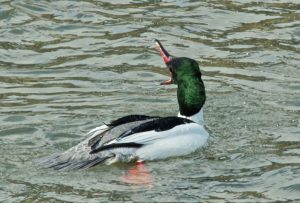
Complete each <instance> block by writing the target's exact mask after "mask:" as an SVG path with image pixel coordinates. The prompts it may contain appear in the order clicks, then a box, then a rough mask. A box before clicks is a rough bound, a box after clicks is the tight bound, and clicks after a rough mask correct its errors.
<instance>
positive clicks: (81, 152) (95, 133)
mask: <svg viewBox="0 0 300 203" xmlns="http://www.w3.org/2000/svg"><path fill="white" fill-rule="evenodd" d="M155 42H156V47H157V49H158V50H159V52H160V54H161V55H162V58H163V60H164V62H165V64H166V65H167V67H168V69H169V71H170V73H171V79H169V80H167V81H164V82H162V83H161V84H162V85H168V84H177V86H178V88H177V100H178V103H179V113H178V116H177V117H176V116H171V117H154V116H145V115H129V116H125V117H122V118H119V119H116V120H114V121H112V122H110V123H109V124H105V125H102V126H100V127H97V128H94V129H92V130H91V131H90V132H88V133H87V137H88V138H87V139H86V140H84V141H82V142H81V143H79V144H78V145H76V146H74V147H72V148H70V149H68V150H67V151H65V152H63V153H61V154H56V155H51V156H48V157H43V158H41V159H39V160H37V163H38V164H39V165H40V166H42V167H48V168H53V169H56V170H62V171H68V170H74V169H83V168H90V167H92V166H95V165H97V164H100V163H104V164H112V163H116V162H125V163H128V162H134V161H136V162H141V161H149V160H159V159H165V158H168V157H174V156H183V155H187V154H190V153H192V152H194V151H196V150H197V149H198V148H200V147H202V146H203V145H205V144H206V142H207V139H208V137H209V134H208V133H207V131H206V130H205V128H204V122H203V105H204V103H205V99H206V95H205V87H204V83H203V81H202V79H201V72H200V69H199V66H198V63H197V62H196V61H195V60H193V59H190V58H186V57H175V56H172V55H170V54H169V53H168V52H167V51H166V50H165V48H164V47H163V46H162V44H161V43H160V41H159V40H155Z"/></svg>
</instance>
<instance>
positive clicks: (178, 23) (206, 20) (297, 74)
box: [0, 0, 300, 202]
mask: <svg viewBox="0 0 300 203" xmlns="http://www.w3.org/2000/svg"><path fill="white" fill-rule="evenodd" d="M299 11H300V3H299V2H298V1H296V0H294V1H293V0H281V1H251V0H247V1H241V0H240V1H239V0H235V1H220V0H215V1H179V0H178V1H177V0H170V1H169V0H168V1H125V0H122V1H121V0H120V1H113V3H112V1H87V0H86V1H71V0H65V1H46V0H42V1H33V0H32V1H30V0H27V1H25V0H23V1H9V0H7V1H5V0H4V1H1V7H0V87H1V88H0V121H1V125H0V154H1V155H0V178H1V180H0V202H105V201H138V202H140V201H146V202H149V201H164V202H166V201H169V202H170V201H171V202H172V201H173V202H174V201H180V202H186V201H192V202H195V201H198V202H225V201H226V202H274V201H281V202H289V201H295V202H296V201H300V195H299V194H300V175H299V174H300V158H299V157H300V128H299V127H300V96H299V95H300V67H299V64H300V57H299V56H300V55H299V52H300V45H299V44H300V28H299V27H300V12H299ZM155 38H158V39H160V40H161V41H162V42H163V43H164V45H165V47H166V48H167V49H168V50H169V51H170V53H172V54H174V55H176V56H188V57H191V58H194V59H196V60H197V61H198V62H199V64H200V66H201V70H202V72H203V80H204V82H205V85H206V90H207V96H208V98H207V102H206V105H205V113H204V114H205V120H206V124H207V127H208V129H209V131H210V133H211V137H210V139H209V144H208V146H207V147H206V148H204V149H202V150H199V151H197V152H196V153H194V154H191V155H189V156H186V157H179V158H174V159H168V160H165V161H157V162H149V163H147V165H146V167H147V175H145V176H147V177H146V178H147V181H146V183H143V184H136V183H130V182H126V181H124V176H126V174H127V172H128V171H129V170H130V169H131V168H132V167H133V166H132V165H120V166H113V167H111V166H102V167H95V168H93V169H90V170H84V171H77V172H68V173H62V172H56V171H52V170H48V169H38V168H36V167H35V166H34V165H33V164H32V160H34V159H36V158H38V157H41V156H44V155H49V154H51V153H55V152H61V151H63V150H66V149H68V148H69V147H71V146H73V145H75V144H76V143H78V142H80V141H81V140H82V139H83V138H84V134H85V133H86V132H87V131H88V130H90V129H91V128H93V127H96V126H98V125H101V124H102V123H105V122H109V121H110V120H112V119H114V118H117V117H120V116H124V115H127V114H132V113H143V114H148V115H158V116H169V115H176V114H177V111H178V106H177V101H176V87H175V86H168V87H166V86H160V85H159V83H160V82H161V81H162V80H165V79H167V78H168V71H167V70H166V68H165V67H164V64H163V62H162V59H161V57H160V56H159V54H158V53H157V51H156V50H155V48H154V39H155Z"/></svg>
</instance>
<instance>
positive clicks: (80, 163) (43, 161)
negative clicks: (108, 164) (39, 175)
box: [34, 154, 110, 171]
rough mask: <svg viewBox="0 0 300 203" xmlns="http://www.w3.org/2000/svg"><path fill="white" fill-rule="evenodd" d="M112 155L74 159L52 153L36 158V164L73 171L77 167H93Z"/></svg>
mask: <svg viewBox="0 0 300 203" xmlns="http://www.w3.org/2000/svg"><path fill="white" fill-rule="evenodd" d="M108 158H110V157H98V156H94V157H93V158H90V159H87V160H78V159H72V158H70V157H64V156H63V155H57V154H54V155H51V156H47V157H43V158H40V159H38V160H35V161H34V162H35V164H36V165H38V166H40V167H42V168H52V169H55V170H58V171H71V170H77V169H86V168H91V167H93V166H95V165H97V164H101V163H103V162H105V160H106V159H108Z"/></svg>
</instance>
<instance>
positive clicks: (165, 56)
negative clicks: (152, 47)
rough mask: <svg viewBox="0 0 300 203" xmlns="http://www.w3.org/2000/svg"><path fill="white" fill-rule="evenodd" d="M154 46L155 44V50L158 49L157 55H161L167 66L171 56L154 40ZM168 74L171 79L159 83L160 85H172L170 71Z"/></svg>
mask: <svg viewBox="0 0 300 203" xmlns="http://www.w3.org/2000/svg"><path fill="white" fill-rule="evenodd" d="M155 44H156V48H157V49H158V51H159V53H160V54H161V56H162V58H163V60H164V62H165V64H166V65H167V64H168V63H169V62H170V61H171V60H172V56H171V55H170V54H169V53H168V52H167V51H166V50H165V48H164V47H163V46H162V44H161V43H160V41H159V40H157V39H156V40H155ZM170 74H171V79H169V80H166V81H163V82H161V83H160V84H161V85H170V84H173V81H172V73H171V71H170Z"/></svg>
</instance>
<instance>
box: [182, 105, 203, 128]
mask: <svg viewBox="0 0 300 203" xmlns="http://www.w3.org/2000/svg"><path fill="white" fill-rule="evenodd" d="M178 117H181V118H187V119H189V120H191V121H194V122H195V123H198V124H199V125H204V119H203V107H202V108H201V110H200V111H199V112H198V113H195V114H194V115H192V116H184V115H181V114H180V113H178Z"/></svg>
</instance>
